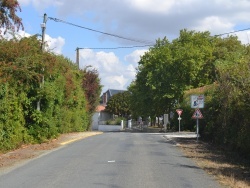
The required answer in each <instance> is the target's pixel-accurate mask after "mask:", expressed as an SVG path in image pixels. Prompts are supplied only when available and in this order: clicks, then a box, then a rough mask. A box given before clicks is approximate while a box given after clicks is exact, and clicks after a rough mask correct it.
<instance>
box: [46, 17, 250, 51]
mask: <svg viewBox="0 0 250 188" xmlns="http://www.w3.org/2000/svg"><path fill="white" fill-rule="evenodd" d="M48 19H50V20H53V21H55V22H61V23H64V24H68V25H72V26H75V27H79V28H82V29H86V30H89V31H93V32H96V33H101V34H104V35H109V36H112V37H116V38H120V39H124V40H128V41H133V42H138V43H143V44H146V45H143V46H121V47H111V48H77V49H93V50H100V49H103V50H105V49H107V50H109V49H110V50H114V49H122V48H140V47H149V46H153V45H154V44H152V43H153V42H150V41H146V40H138V39H132V38H128V37H124V36H120V35H117V34H112V33H107V32H103V31H99V30H95V29H91V28H88V27H84V26H80V25H77V24H73V23H71V22H66V21H64V20H60V19H58V18H52V17H48ZM247 30H250V28H245V29H240V30H236V31H232V32H227V33H221V34H217V35H214V36H215V37H218V36H223V35H229V34H233V33H238V32H241V31H247Z"/></svg>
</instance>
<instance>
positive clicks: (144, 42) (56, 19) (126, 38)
mask: <svg viewBox="0 0 250 188" xmlns="http://www.w3.org/2000/svg"><path fill="white" fill-rule="evenodd" d="M48 19H50V20H53V21H55V22H62V23H65V24H68V25H72V26H75V27H79V28H82V29H86V30H89V31H93V32H96V33H101V34H104V35H109V36H112V37H116V38H120V39H124V40H129V41H133V42H138V43H143V44H150V43H152V42H150V41H146V40H138V39H133V38H128V37H123V36H120V35H116V34H111V33H107V32H103V31H98V30H95V29H91V28H88V27H84V26H80V25H76V24H73V23H70V22H66V21H64V20H60V19H58V18H52V17H48Z"/></svg>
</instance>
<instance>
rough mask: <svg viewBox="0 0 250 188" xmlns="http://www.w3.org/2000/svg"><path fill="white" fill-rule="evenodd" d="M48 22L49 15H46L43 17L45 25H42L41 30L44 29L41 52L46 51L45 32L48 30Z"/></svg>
mask: <svg viewBox="0 0 250 188" xmlns="http://www.w3.org/2000/svg"><path fill="white" fill-rule="evenodd" d="M46 21H47V14H46V13H45V14H44V15H43V23H41V28H42V45H41V50H42V51H44V49H45V30H46Z"/></svg>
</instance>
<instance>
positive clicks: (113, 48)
mask: <svg viewBox="0 0 250 188" xmlns="http://www.w3.org/2000/svg"><path fill="white" fill-rule="evenodd" d="M149 46H154V45H153V44H150V45H143V46H119V47H112V48H87V47H85V48H78V49H90V50H116V49H121V48H143V47H149Z"/></svg>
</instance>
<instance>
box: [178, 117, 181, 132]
mask: <svg viewBox="0 0 250 188" xmlns="http://www.w3.org/2000/svg"><path fill="white" fill-rule="evenodd" d="M178 119H179V132H181V117H180V116H179V118H178Z"/></svg>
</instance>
